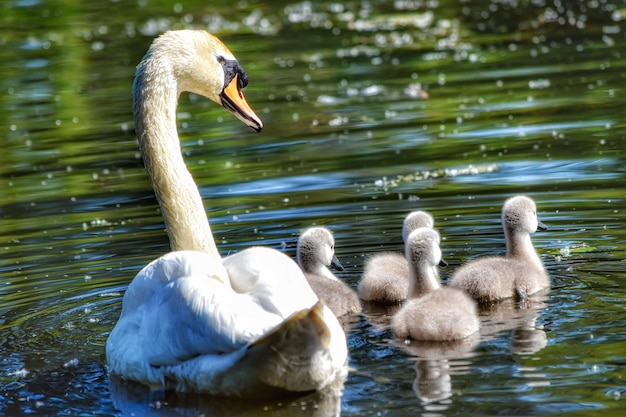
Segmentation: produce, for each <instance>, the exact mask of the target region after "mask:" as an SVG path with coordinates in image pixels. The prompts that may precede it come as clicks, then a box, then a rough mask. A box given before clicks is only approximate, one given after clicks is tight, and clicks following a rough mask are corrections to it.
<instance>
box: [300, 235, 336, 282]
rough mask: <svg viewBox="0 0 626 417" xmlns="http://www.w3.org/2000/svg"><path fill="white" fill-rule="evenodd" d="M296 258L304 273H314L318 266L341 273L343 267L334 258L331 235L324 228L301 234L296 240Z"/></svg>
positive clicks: (333, 244)
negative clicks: (331, 268)
mask: <svg viewBox="0 0 626 417" xmlns="http://www.w3.org/2000/svg"><path fill="white" fill-rule="evenodd" d="M297 257H298V263H299V264H300V267H301V268H302V270H304V271H305V272H314V271H315V270H316V268H317V267H319V266H320V265H323V266H326V267H328V266H332V267H334V268H335V269H337V270H339V271H343V266H342V265H341V263H340V262H339V259H337V257H336V256H335V239H334V237H333V234H332V233H331V232H330V230H328V229H327V228H325V227H321V226H318V227H311V228H308V229H306V230H305V231H304V232H302V234H301V235H300V238H299V239H298V249H297Z"/></svg>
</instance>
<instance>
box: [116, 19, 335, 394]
mask: <svg viewBox="0 0 626 417" xmlns="http://www.w3.org/2000/svg"><path fill="white" fill-rule="evenodd" d="M247 83H248V79H247V76H246V73H245V72H244V70H243V68H242V67H241V65H240V64H239V63H238V61H237V60H236V59H235V57H234V56H233V55H232V53H231V52H230V51H229V50H228V49H227V48H226V46H224V44H222V42H220V41H219V40H218V39H217V38H215V37H214V36H212V35H210V34H208V33H206V32H204V31H189V30H183V31H172V32H167V33H165V34H163V35H162V36H160V37H159V38H157V39H156V40H155V41H154V42H153V44H152V46H151V47H150V49H149V50H148V52H147V54H146V55H145V57H144V58H143V59H142V61H141V63H140V64H139V65H138V67H137V72H136V75H135V81H134V84H133V100H134V104H133V113H134V117H135V128H136V131H137V138H138V140H139V146H140V149H141V152H142V155H143V158H144V163H145V166H146V170H147V171H148V174H149V176H150V178H151V180H152V185H153V187H154V191H155V193H156V196H157V199H158V201H159V204H160V206H161V210H162V214H163V217H164V220H165V225H166V227H167V231H168V234H169V238H170V242H171V247H172V250H173V252H171V253H169V254H167V255H164V256H162V257H160V258H158V259H157V260H155V261H153V262H152V263H150V264H149V265H148V266H146V267H145V268H144V269H143V270H142V271H141V272H139V273H138V274H137V276H136V277H135V278H134V279H133V281H132V282H131V284H130V285H129V287H128V290H127V291H126V294H125V295H124V299H123V302H122V313H121V316H120V318H119V321H118V322H117V324H116V326H115V328H114V329H113V331H112V332H111V334H110V336H109V338H108V340H107V344H106V353H107V362H108V366H109V369H110V371H111V372H112V373H115V374H119V375H120V376H122V377H123V378H126V379H131V380H134V381H139V382H141V383H143V384H146V385H149V386H151V387H153V388H155V389H163V388H174V389H176V390H178V391H195V392H205V393H210V394H215V395H224V396H240V397H267V396H274V395H281V394H285V393H288V392H306V391H312V390H321V389H323V388H325V387H326V386H329V385H334V384H335V383H337V381H339V382H342V381H343V379H344V377H345V374H346V372H347V371H346V360H347V346H346V338H345V335H344V333H343V331H342V330H341V327H340V325H339V323H338V322H337V320H336V318H335V316H334V315H333V314H332V313H331V312H330V310H329V309H328V308H327V307H325V306H324V305H323V304H322V303H320V302H319V301H318V298H317V296H315V294H314V293H313V291H312V290H311V288H310V287H309V285H308V283H307V282H306V279H305V278H304V276H303V274H302V272H301V271H300V268H299V267H298V265H297V264H296V263H295V262H293V261H292V260H291V259H290V258H289V257H287V256H286V255H284V254H282V253H280V252H278V251H276V250H273V249H269V248H258V247H257V248H250V249H246V250H244V251H241V252H239V253H237V254H235V255H231V256H229V257H226V258H224V259H223V260H222V259H221V257H220V254H219V252H218V250H217V247H216V245H215V241H214V239H213V236H212V234H211V229H210V226H209V222H208V220H207V217H206V213H205V211H204V207H203V204H202V199H201V196H200V193H199V192H198V188H197V187H196V184H195V182H194V181H193V178H192V177H191V174H190V173H189V171H188V170H187V168H186V166H185V163H184V160H183V158H182V154H181V150H180V141H179V139H178V134H177V130H176V107H177V104H178V97H179V95H180V93H181V92H183V91H190V92H194V93H196V94H200V95H203V96H206V97H208V98H209V99H211V100H213V101H214V102H216V103H218V104H221V105H223V106H224V107H225V108H226V109H228V110H230V111H231V112H232V113H233V114H234V115H235V116H236V117H237V118H239V119H240V120H241V121H243V122H244V123H245V124H247V125H248V126H250V127H252V128H253V129H255V130H257V131H259V130H261V128H262V127H263V125H262V122H261V120H260V119H259V118H258V117H257V116H256V114H254V112H253V111H252V109H251V108H250V107H249V106H248V104H247V103H246V101H245V99H244V97H243V94H242V92H241V90H242V89H243V88H244V87H245V86H246V84H247Z"/></svg>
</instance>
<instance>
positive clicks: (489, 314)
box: [480, 292, 548, 355]
mask: <svg viewBox="0 0 626 417" xmlns="http://www.w3.org/2000/svg"><path fill="white" fill-rule="evenodd" d="M547 298H548V297H547V294H546V293H543V292H542V293H538V294H535V295H533V296H532V297H530V298H529V299H528V300H526V301H521V302H518V301H515V300H513V299H506V300H501V301H500V302H497V303H492V304H488V305H482V306H481V308H480V321H481V330H480V338H481V342H488V341H491V340H494V339H496V338H497V337H499V336H500V335H502V334H503V333H507V332H511V340H510V344H509V347H510V349H511V352H512V353H514V354H518V355H531V354H534V353H537V352H539V351H540V350H541V349H543V348H544V347H546V345H547V343H548V337H547V335H546V332H545V331H544V330H543V327H542V326H541V325H538V324H537V319H538V318H539V316H540V315H541V311H542V310H543V309H544V308H545V306H546V304H545V301H546V300H547Z"/></svg>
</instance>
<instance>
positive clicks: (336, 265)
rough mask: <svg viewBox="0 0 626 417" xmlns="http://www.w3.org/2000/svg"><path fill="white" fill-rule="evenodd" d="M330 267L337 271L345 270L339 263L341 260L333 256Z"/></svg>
mask: <svg viewBox="0 0 626 417" xmlns="http://www.w3.org/2000/svg"><path fill="white" fill-rule="evenodd" d="M330 266H332V267H333V268H335V269H336V270H337V271H343V270H344V267H343V265H341V262H339V258H337V257H336V256H333V259H331V260H330Z"/></svg>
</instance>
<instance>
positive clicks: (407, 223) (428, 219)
mask: <svg viewBox="0 0 626 417" xmlns="http://www.w3.org/2000/svg"><path fill="white" fill-rule="evenodd" d="M434 226H435V220H434V219H433V216H431V215H430V213H427V212H425V211H422V210H416V211H412V212H410V213H409V214H407V216H406V217H405V218H404V222H403V223H402V240H403V241H405V242H406V240H407V237H408V236H409V235H410V234H411V232H412V231H413V230H415V229H417V228H419V227H429V228H431V229H432V228H433V227H434Z"/></svg>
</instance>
